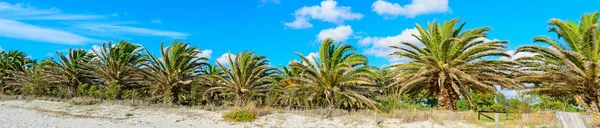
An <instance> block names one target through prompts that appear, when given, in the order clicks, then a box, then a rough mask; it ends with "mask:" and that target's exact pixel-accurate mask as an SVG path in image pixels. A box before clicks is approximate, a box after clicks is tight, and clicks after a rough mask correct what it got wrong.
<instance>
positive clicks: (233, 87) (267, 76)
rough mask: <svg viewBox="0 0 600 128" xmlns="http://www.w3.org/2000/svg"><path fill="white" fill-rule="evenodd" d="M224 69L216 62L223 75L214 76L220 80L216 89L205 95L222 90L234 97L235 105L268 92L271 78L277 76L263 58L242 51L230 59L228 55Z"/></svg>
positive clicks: (208, 91)
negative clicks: (223, 72) (251, 96)
mask: <svg viewBox="0 0 600 128" xmlns="http://www.w3.org/2000/svg"><path fill="white" fill-rule="evenodd" d="M228 55H229V56H228V59H229V61H228V63H229V66H230V67H226V66H225V65H223V64H222V63H220V62H217V64H219V66H220V67H221V69H224V71H225V75H222V76H214V77H216V78H217V79H219V80H220V83H219V85H218V86H217V87H213V88H210V89H208V90H206V93H210V92H213V91H218V90H224V91H228V92H229V95H233V96H234V97H235V100H236V101H235V102H236V103H235V105H243V104H244V103H246V100H247V99H248V97H249V96H250V95H261V94H262V93H265V92H267V91H268V87H269V86H270V85H271V84H272V81H271V78H273V77H274V76H276V75H277V72H276V71H277V68H275V67H272V66H270V65H269V60H267V58H266V57H265V56H260V55H255V54H254V52H247V51H243V52H241V53H238V54H236V55H235V57H233V58H232V57H231V54H228Z"/></svg>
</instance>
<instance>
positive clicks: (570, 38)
mask: <svg viewBox="0 0 600 128" xmlns="http://www.w3.org/2000/svg"><path fill="white" fill-rule="evenodd" d="M599 16H600V13H598V12H596V13H591V14H584V15H583V16H582V17H581V19H580V20H579V21H562V20H559V19H551V20H550V25H551V26H552V28H550V32H552V33H555V34H557V35H558V39H553V38H551V37H546V36H538V37H535V38H534V41H535V42H541V43H544V44H547V45H549V46H536V45H531V46H522V47H519V48H518V49H517V53H521V52H529V53H533V55H534V56H530V57H521V58H518V59H517V60H516V61H517V62H520V63H522V64H523V67H522V69H523V70H524V71H526V74H523V75H522V76H520V77H518V78H516V80H517V81H519V82H523V83H533V84H535V88H534V90H533V91H537V92H539V93H541V94H545V95H551V96H565V95H570V96H575V99H576V100H577V101H579V102H580V104H581V105H582V106H583V107H584V108H585V110H586V111H588V112H594V113H598V112H600V28H599V27H598V26H599V24H598V17H599ZM559 40H562V41H559Z"/></svg>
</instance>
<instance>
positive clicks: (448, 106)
mask: <svg viewBox="0 0 600 128" xmlns="http://www.w3.org/2000/svg"><path fill="white" fill-rule="evenodd" d="M437 98H438V104H437V106H438V109H440V110H452V111H456V101H458V95H457V94H456V93H454V91H453V90H452V87H451V85H444V86H442V87H441V88H440V92H439V93H438V95H437Z"/></svg>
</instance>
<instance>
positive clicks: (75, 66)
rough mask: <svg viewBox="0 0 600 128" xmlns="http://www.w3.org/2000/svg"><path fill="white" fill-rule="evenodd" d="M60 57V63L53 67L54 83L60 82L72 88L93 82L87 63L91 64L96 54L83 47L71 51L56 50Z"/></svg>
mask: <svg viewBox="0 0 600 128" xmlns="http://www.w3.org/2000/svg"><path fill="white" fill-rule="evenodd" d="M56 54H57V55H58V57H59V63H56V64H52V65H54V66H53V68H52V69H51V71H50V72H51V75H52V76H53V77H55V78H53V80H55V81H52V83H60V84H61V85H63V86H66V87H68V88H70V89H76V88H77V86H78V85H80V84H90V83H92V76H91V73H90V71H89V70H88V69H86V68H85V65H88V64H90V62H91V60H92V59H93V58H94V55H93V54H92V53H90V52H88V51H87V50H83V49H69V53H68V54H67V55H64V54H63V53H60V52H56Z"/></svg>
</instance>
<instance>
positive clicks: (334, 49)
mask: <svg viewBox="0 0 600 128" xmlns="http://www.w3.org/2000/svg"><path fill="white" fill-rule="evenodd" d="M333 43H334V42H333V40H331V39H326V40H324V41H323V42H322V44H321V47H320V48H319V59H318V60H317V59H316V57H312V59H313V60H309V58H307V57H305V56H303V55H302V54H299V53H296V54H298V56H299V57H300V58H301V59H302V62H293V63H291V64H290V66H291V67H292V68H295V69H299V70H300V71H301V73H300V75H299V76H298V77H295V78H292V79H293V80H294V81H295V82H294V83H295V84H299V85H308V86H309V88H311V89H310V90H308V91H309V94H308V95H309V96H310V97H309V99H308V100H315V101H316V100H318V99H319V98H322V99H325V100H326V101H327V103H324V104H329V105H330V107H333V105H334V104H341V105H343V106H350V107H355V106H358V107H362V106H363V104H367V105H369V106H372V107H374V106H375V104H376V102H375V101H374V100H372V99H370V98H368V94H371V93H372V92H373V91H374V89H376V88H374V87H373V86H371V85H375V83H374V82H373V79H374V78H375V74H374V73H373V72H371V71H370V70H369V69H368V68H366V65H367V62H368V61H367V58H366V57H365V56H363V55H360V54H356V53H347V52H349V51H352V50H355V48H353V47H352V46H350V45H348V44H341V43H340V44H338V45H334V44H333ZM312 62H314V63H312Z"/></svg>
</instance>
